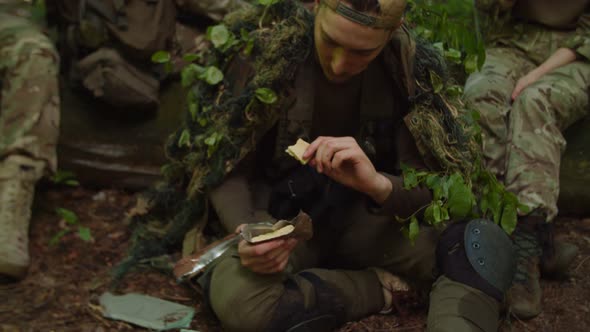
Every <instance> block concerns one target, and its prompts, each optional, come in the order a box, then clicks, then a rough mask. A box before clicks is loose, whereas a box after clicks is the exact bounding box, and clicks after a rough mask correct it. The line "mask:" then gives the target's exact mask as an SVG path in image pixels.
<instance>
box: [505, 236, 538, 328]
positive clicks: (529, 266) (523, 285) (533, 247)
mask: <svg viewBox="0 0 590 332" xmlns="http://www.w3.org/2000/svg"><path fill="white" fill-rule="evenodd" d="M513 239H514V245H515V249H516V274H515V276H514V281H513V283H512V287H510V289H509V290H508V293H507V294H506V298H507V301H508V306H509V310H510V311H511V313H512V314H514V315H515V316H516V317H518V318H521V319H530V318H533V317H535V316H537V315H538V314H540V313H541V299H542V296H543V292H542V290H541V284H540V283H539V279H540V277H541V271H540V269H539V263H540V260H541V254H542V249H541V243H540V241H539V239H538V237H537V234H536V232H534V231H531V230H530V229H527V228H525V227H517V228H516V230H515V231H514V234H513Z"/></svg>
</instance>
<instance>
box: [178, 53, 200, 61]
mask: <svg viewBox="0 0 590 332" xmlns="http://www.w3.org/2000/svg"><path fill="white" fill-rule="evenodd" d="M201 58H202V56H201V55H200V54H195V53H187V54H185V55H184V56H183V57H182V60H184V61H185V62H193V61H197V60H200V59H201Z"/></svg>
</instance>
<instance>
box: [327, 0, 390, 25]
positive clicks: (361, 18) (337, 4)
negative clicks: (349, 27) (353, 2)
mask: <svg viewBox="0 0 590 332" xmlns="http://www.w3.org/2000/svg"><path fill="white" fill-rule="evenodd" d="M320 4H323V5H326V6H328V8H330V9H332V10H333V11H335V12H336V13H337V14H338V15H340V16H344V17H345V18H347V19H348V20H350V21H353V22H356V23H358V24H360V25H364V26H367V27H371V28H379V29H393V28H397V26H398V24H399V22H397V18H396V17H394V16H387V15H382V16H379V17H377V16H373V15H368V14H366V13H363V12H360V11H358V10H356V9H354V8H352V7H349V6H347V5H345V4H343V3H342V1H340V0H321V1H320Z"/></svg>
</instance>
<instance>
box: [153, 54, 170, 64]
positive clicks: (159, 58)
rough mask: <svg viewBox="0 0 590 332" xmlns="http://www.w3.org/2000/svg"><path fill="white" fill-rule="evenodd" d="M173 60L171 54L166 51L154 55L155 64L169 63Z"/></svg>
mask: <svg viewBox="0 0 590 332" xmlns="http://www.w3.org/2000/svg"><path fill="white" fill-rule="evenodd" d="M171 58H172V57H171V56H170V53H168V52H166V51H157V52H156V53H154V54H152V62H154V63H167V62H169V61H170V59H171Z"/></svg>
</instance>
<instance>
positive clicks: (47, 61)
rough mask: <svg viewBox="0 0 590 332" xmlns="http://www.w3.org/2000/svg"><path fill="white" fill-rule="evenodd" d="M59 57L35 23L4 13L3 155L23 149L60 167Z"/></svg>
mask: <svg viewBox="0 0 590 332" xmlns="http://www.w3.org/2000/svg"><path fill="white" fill-rule="evenodd" d="M58 59H59V57H58V54H57V52H56V51H55V48H54V47H53V45H52V44H51V42H50V41H49V39H48V38H47V37H46V36H44V35H43V34H42V33H41V32H40V31H39V29H38V28H37V27H35V26H34V24H32V23H31V22H29V21H28V20H27V19H24V18H22V17H18V16H13V15H10V14H6V13H1V12H0V160H1V159H4V158H5V157H6V156H8V155H11V154H21V155H25V156H28V157H31V158H33V159H38V160H44V161H45V162H46V163H47V166H48V167H49V168H50V169H51V170H55V169H56V166H57V158H56V152H55V149H56V143H57V138H58V134H59V102H60V100H59V89H58V72H59V69H58V68H59V60H58Z"/></svg>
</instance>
